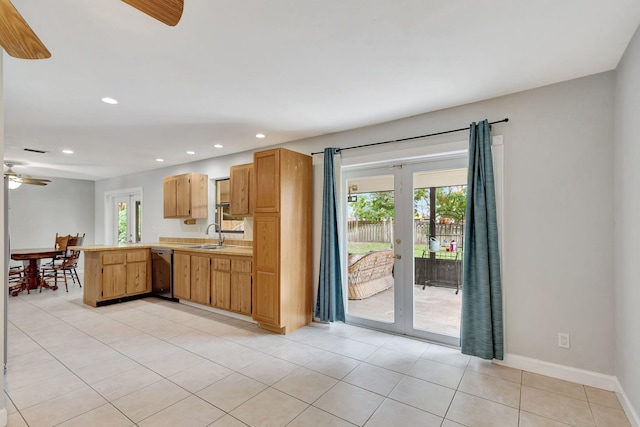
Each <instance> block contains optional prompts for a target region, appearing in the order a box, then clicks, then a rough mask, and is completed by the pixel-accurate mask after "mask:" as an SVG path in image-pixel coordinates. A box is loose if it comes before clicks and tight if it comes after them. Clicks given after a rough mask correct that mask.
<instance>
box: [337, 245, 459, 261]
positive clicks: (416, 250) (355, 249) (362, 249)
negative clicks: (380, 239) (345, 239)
mask: <svg viewBox="0 0 640 427" xmlns="http://www.w3.org/2000/svg"><path fill="white" fill-rule="evenodd" d="M386 249H393V247H392V246H391V245H390V244H389V243H376V242H349V244H348V245H347V250H348V252H349V253H350V254H366V253H367V252H371V251H384V250H386ZM425 249H428V248H427V245H414V247H413V256H414V258H421V257H422V254H423V252H424V251H425ZM428 256H429V255H428V253H427V254H425V257H428ZM436 257H437V258H443V259H444V258H451V255H449V254H447V253H438V254H436Z"/></svg>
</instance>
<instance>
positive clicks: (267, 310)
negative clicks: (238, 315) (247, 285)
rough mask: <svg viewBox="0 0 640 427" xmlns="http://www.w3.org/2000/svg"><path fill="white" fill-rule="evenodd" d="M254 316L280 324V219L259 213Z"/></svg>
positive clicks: (255, 260)
mask: <svg viewBox="0 0 640 427" xmlns="http://www.w3.org/2000/svg"><path fill="white" fill-rule="evenodd" d="M253 229H254V240H253V244H254V247H253V248H254V251H253V253H254V259H253V262H254V263H255V266H254V271H255V274H254V275H253V284H254V287H253V296H252V297H253V313H252V315H253V319H254V320H257V321H259V322H264V323H268V324H270V325H274V326H278V327H279V326H281V325H280V271H279V250H280V248H279V242H280V219H279V218H278V217H277V216H264V215H256V216H255V218H254V225H253Z"/></svg>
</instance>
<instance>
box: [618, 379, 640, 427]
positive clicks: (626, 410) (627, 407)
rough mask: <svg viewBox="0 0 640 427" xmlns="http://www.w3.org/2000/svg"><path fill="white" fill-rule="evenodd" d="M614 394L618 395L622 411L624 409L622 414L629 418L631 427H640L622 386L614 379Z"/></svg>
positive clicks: (639, 420)
mask: <svg viewBox="0 0 640 427" xmlns="http://www.w3.org/2000/svg"><path fill="white" fill-rule="evenodd" d="M616 394H617V395H618V400H620V404H622V409H624V413H625V414H627V418H629V422H630V423H631V425H632V426H633V427H640V417H639V416H638V413H637V412H636V410H635V409H634V408H633V405H631V402H630V401H629V398H628V397H627V394H626V393H625V392H624V389H623V388H622V384H620V381H618V378H617V377H616Z"/></svg>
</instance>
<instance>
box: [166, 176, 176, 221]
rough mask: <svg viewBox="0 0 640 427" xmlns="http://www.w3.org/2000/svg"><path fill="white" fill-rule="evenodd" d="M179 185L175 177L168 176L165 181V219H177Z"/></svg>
mask: <svg viewBox="0 0 640 427" xmlns="http://www.w3.org/2000/svg"><path fill="white" fill-rule="evenodd" d="M177 184H178V182H177V181H176V179H175V177H173V176H168V177H166V178H165V179H164V217H165V218H175V217H176V215H177V212H176V206H177V205H178V202H177V199H176V197H177V194H178V193H177Z"/></svg>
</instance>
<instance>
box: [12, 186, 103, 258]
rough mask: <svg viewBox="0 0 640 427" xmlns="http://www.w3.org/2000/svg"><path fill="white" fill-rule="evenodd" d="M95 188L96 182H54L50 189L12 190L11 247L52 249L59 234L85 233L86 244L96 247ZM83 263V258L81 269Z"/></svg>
mask: <svg viewBox="0 0 640 427" xmlns="http://www.w3.org/2000/svg"><path fill="white" fill-rule="evenodd" d="M94 188H95V184H94V182H93V181H85V180H77V179H64V178H51V182H50V183H49V185H47V186H42V187H41V186H37V185H26V184H23V185H21V186H20V187H18V188H17V189H15V190H9V198H8V203H9V229H10V233H11V247H12V248H46V247H53V244H54V241H55V237H56V233H59V234H74V235H75V234H76V233H80V235H82V234H83V233H84V234H86V236H85V240H84V244H85V245H91V244H93V242H94V238H95V232H94V218H95V210H94V209H95V204H94ZM83 261H84V257H83V256H81V257H80V263H79V267H80V269H82V266H83Z"/></svg>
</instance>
